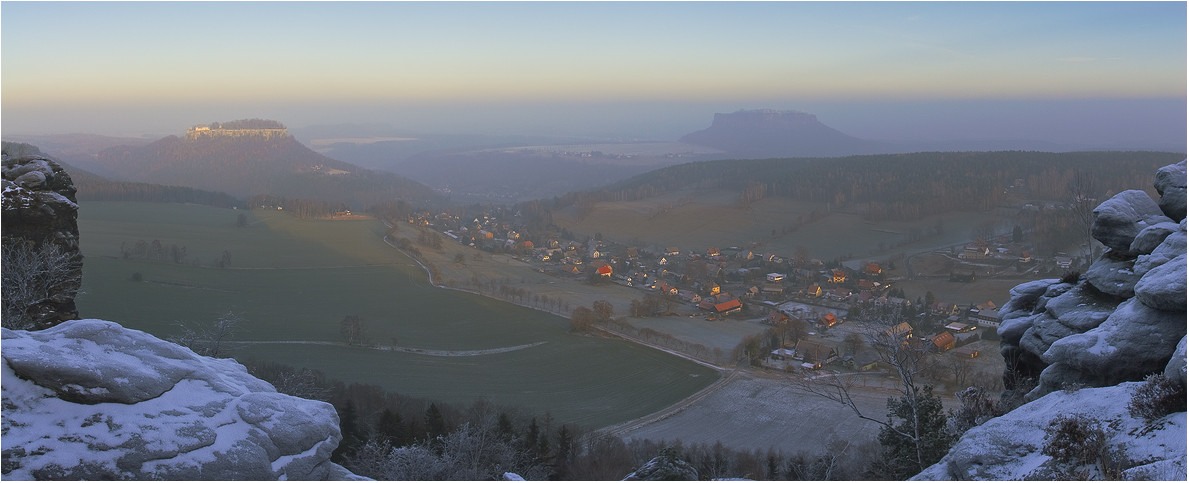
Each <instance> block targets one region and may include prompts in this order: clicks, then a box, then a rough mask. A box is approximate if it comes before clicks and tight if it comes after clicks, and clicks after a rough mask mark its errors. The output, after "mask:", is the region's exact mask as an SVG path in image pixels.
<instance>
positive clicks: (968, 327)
mask: <svg viewBox="0 0 1189 483" xmlns="http://www.w3.org/2000/svg"><path fill="white" fill-rule="evenodd" d="M974 327H975V326H974V325H972V324H963V323H961V322H950V323H949V324H946V326H945V329H946V330H952V331H954V332H957V333H962V332H970V331H972V330H974Z"/></svg>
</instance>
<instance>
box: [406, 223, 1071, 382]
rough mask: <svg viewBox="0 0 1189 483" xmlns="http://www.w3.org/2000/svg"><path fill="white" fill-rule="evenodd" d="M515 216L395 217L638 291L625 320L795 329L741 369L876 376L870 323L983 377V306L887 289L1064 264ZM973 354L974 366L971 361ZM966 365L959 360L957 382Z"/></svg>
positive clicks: (1010, 246) (1013, 249)
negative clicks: (838, 250)
mask: <svg viewBox="0 0 1189 483" xmlns="http://www.w3.org/2000/svg"><path fill="white" fill-rule="evenodd" d="M517 215H518V214H509V213H506V212H496V213H485V214H482V215H477V216H476V215H472V216H468V217H467V218H469V219H467V220H465V221H464V220H460V219H459V217H458V216H452V215H450V214H448V213H439V214H437V215H433V214H431V213H428V212H421V213H416V214H414V215H412V216H410V218H409V219H408V220H407V221H408V223H409V224H410V225H411V226H412V227H416V229H418V230H420V233H421V236H420V238H422V239H423V240H424V239H425V238H431V239H432V238H439V241H438V242H436V243H437V244H438V245H439V246H444V247H445V248H442V250H447V251H448V250H449V249H448V245H444V244H443V243H442V242H453V243H458V244H460V245H465V246H469V247H472V248H474V249H477V250H481V251H483V252H487V253H491V254H493V255H494V254H502V255H506V256H508V257H509V258H511V259H515V260H518V261H520V262H522V263H525V264H527V265H528V266H529V267H531V269H532V270H533V271H535V272H537V273H539V274H542V275H545V276H548V277H553V278H555V279H559V280H566V281H569V282H574V283H579V284H588V285H591V286H605V285H618V286H622V287H626V288H631V289H633V290H635V291H638V293H639V294H640V298H639V299H635V300H631V301H630V304H629V307H627V309H628V310H627V313H628V315H630V316H632V317H656V316H677V317H687V318H691V319H692V318H700V319H703V320H706V321H716V320H718V321H722V320H727V319H731V320H754V321H758V322H760V323H761V324H763V325H766V326H770V327H771V328H774V329H780V330H779V331H769V332H770V333H775V332H780V331H786V332H787V330H788V329H787V327H788V326H789V325H790V324H791V325H795V326H798V327H803V329H798V330H794V332H799V333H797V334H796V335H795V336H794V337H792V338H791V339H786V338H784V337H781V338H780V339H781V340H778V341H766V344H761V345H763V348H764V353H763V354H749V355H750V356H752V357H749V358H750V359H751V364H752V365H753V366H757V367H763V368H768V369H776V370H782V371H815V370H821V369H823V368H831V369H834V370H836V371H846V372H851V371H853V372H873V373H880V372H884V371H887V370H889V369H890V368H888V367H881V366H880V361H879V360H878V357H877V355H876V354H875V353H873V352H872V351H870V350H864V346H863V344H862V343H861V341H862V339H860V338H859V337H861V336H862V334H864V333H869V332H871V331H872V330H873V327H875V328H878V329H879V330H885V331H886V330H891V331H894V332H895V333H896V334H897V336H898V337H902V338H904V339H905V340H906V341H908V342H910V343H911V344H913V346H914V347H917V348H919V349H920V350H927V351H931V352H934V353H937V354H938V355H945V356H946V357H947V358H948V360H950V361H953V360H958V361H961V360H965V361H967V362H966V363H960V364H962V365H965V366H970V363H971V362H974V363H978V364H977V365H978V366H980V367H981V366H983V365H985V366H986V367H987V368H988V369H987V372H992V371H994V370H995V369H994V368H995V367H998V366H1001V365H1002V362H1001V361H999V357H998V354H997V353H998V343H997V340H998V336H997V335H996V329H997V327H998V325H999V317H998V311H997V309H998V306H997V304H996V303H995V302H994V301H992V300H940V299H937V298H936V297H934V294H933V292H931V291H929V292H926V293H924V294H912V295H911V296H910V295H909V294H906V293H905V292H904V290H903V289H902V288H900V287H898V285H900V282H902V281H904V280H905V279H907V278H913V279H917V278H919V279H932V280H936V282H935V283H959V284H960V283H964V282H967V283H968V282H973V281H974V280H975V279H976V278H979V277H986V276H997V275H999V274H1005V275H1010V276H1028V277H1036V276H1037V275H1038V274H1052V273H1057V274H1058V276H1059V274H1060V271H1061V270H1065V269H1067V268H1069V266H1070V263H1071V262H1072V261H1073V260H1074V258H1073V257H1068V256H1064V254H1060V255H1059V256H1058V257H1053V258H1051V259H1048V260H1041V259H1039V258H1037V257H1034V256H1032V255H1031V253H1030V247H1029V246H1028V245H1026V244H1022V243H1019V241H1020V240H1018V239H1016V240H1013V237H1012V236H1011V235H1001V236H992V237H988V239H986V240H984V239H979V240H976V241H974V242H971V243H969V244H966V245H962V246H953V247H946V248H944V249H937V250H932V251H930V252H926V253H921V254H916V255H914V256H911V257H905V258H901V259H899V260H897V259H891V258H888V259H882V260H865V259H859V260H849V261H840V260H832V261H823V260H819V259H814V258H808V257H807V254H804V253H802V254H795V255H791V256H789V255H785V254H776V253H771V252H764V251H762V249H761V247H759V246H756V245H758V244H754V243H752V244H749V245H750V246H729V247H724V248H720V247H705V248H697V249H690V248H684V249H683V248H682V247H679V246H668V247H661V246H656V245H651V246H642V247H637V246H625V245H623V244H620V243H615V242H612V241H608V240H604V239H603V238H602V236H601V234H596V235H595V236H577V235H574V234H573V233H569V232H568V231H566V230H562V231H561V232H558V233H553V232H546V233H544V234H534V235H527V234H526V233H527V232H529V230H528V229H527V228H526V226H525V225H524V223H523V222H521V221H520V217H519V216H517ZM1017 238H1018V237H1017ZM575 239H578V240H584V241H578V240H575ZM423 244H425V243H423ZM460 257H462V256H461V255H456V258H455V261H456V262H459V263H461V262H462V260H461V259H460ZM905 262H910V263H913V264H915V265H916V267H915V269H914V268H911V267H904V266H898V265H906V264H907V263H905ZM1005 297H1006V296H1005V295H1000V298H1005ZM1003 302H1005V300H1000V301H999V303H1000V304H1002V303H1003ZM623 308H624V307H620V309H623ZM567 310H568V304H567ZM621 313H622V312H621ZM890 313H895V314H897V317H896V320H898V321H899V322H898V323H896V324H890V323H889V322H887V321H888V320H890V319H889V317H887V315H888V314H890ZM880 324H889V325H888V326H887V327H883V326H881V325H880ZM856 340H858V341H859V342H856ZM980 341H985V342H982V343H979V342H980ZM741 345H742V343H741ZM988 353H989V354H990V355H991V357H983V358H981V360H980V354H988ZM984 360H985V362H986V364H981V363H982V362H984ZM947 365H957V364H947ZM939 371H941V372H944V370H941V369H939ZM953 372H955V373H956V372H957V370H954V371H953ZM973 372H974V371H973V370H972V369H970V368H969V367H967V369H966V373H965V374H963V375H962V376H961V377H959V378H963V379H964V378H968V377H970V376H971V375H972V373H973ZM938 376H939V377H940V374H939V375H938ZM956 377H957V376H956ZM955 382H965V381H955Z"/></svg>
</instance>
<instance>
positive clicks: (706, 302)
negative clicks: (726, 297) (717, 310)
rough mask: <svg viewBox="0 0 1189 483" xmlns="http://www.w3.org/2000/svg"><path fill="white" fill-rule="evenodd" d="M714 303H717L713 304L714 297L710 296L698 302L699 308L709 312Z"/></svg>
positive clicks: (712, 309) (712, 310)
mask: <svg viewBox="0 0 1189 483" xmlns="http://www.w3.org/2000/svg"><path fill="white" fill-rule="evenodd" d="M715 305H717V304H715V303H714V299H711V298H704V299H702V301H701V302H698V308H699V309H702V310H708V311H711V312H714V306H715Z"/></svg>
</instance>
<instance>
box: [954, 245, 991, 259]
mask: <svg viewBox="0 0 1189 483" xmlns="http://www.w3.org/2000/svg"><path fill="white" fill-rule="evenodd" d="M990 256H991V250H990V249H989V248H987V247H973V248H972V247H966V248H964V249H962V253H959V254H958V258H960V259H962V260H984V259H987V258H989V257H990Z"/></svg>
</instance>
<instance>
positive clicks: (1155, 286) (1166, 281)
mask: <svg viewBox="0 0 1189 483" xmlns="http://www.w3.org/2000/svg"><path fill="white" fill-rule="evenodd" d="M1185 270H1186V266H1185V254H1184V253H1182V254H1181V256H1179V257H1177V258H1174V259H1172V260H1169V261H1168V263H1165V264H1164V265H1161V266H1159V267H1156V268H1153V269H1152V270H1151V271H1149V272H1148V273H1146V274H1144V277H1143V278H1141V279H1140V280H1139V283H1136V284H1135V298H1136V299H1138V300H1139V301H1140V302H1143V304H1144V305H1147V306H1148V307H1152V308H1154V309H1159V310H1168V311H1181V313H1182V314H1184V311H1185V302H1186V298H1185V273H1186V271H1185ZM1183 318H1184V317H1183V315H1182V319H1183Z"/></svg>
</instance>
